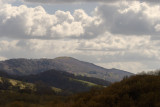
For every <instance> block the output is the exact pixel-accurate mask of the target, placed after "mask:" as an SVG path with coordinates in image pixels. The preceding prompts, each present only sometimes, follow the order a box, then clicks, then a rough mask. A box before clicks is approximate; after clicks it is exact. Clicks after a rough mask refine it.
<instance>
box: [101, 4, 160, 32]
mask: <svg viewBox="0 0 160 107" xmlns="http://www.w3.org/2000/svg"><path fill="white" fill-rule="evenodd" d="M119 9H120V8H119V7H117V6H112V5H102V6H100V7H99V8H98V13H99V15H100V16H101V17H102V18H103V20H104V27H105V28H106V29H108V30H109V31H110V32H111V33H113V34H123V35H159V32H156V31H155V25H156V23H157V22H155V23H154V24H153V19H150V18H148V17H147V16H146V15H145V14H143V13H142V12H143V10H141V11H139V12H137V13H135V12H133V11H132V10H129V11H128V12H126V13H124V14H123V13H120V12H119V11H118V10H119Z"/></svg>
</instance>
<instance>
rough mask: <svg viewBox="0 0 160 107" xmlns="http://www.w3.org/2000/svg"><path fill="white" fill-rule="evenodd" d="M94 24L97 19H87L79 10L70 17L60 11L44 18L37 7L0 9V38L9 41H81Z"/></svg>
mask: <svg viewBox="0 0 160 107" xmlns="http://www.w3.org/2000/svg"><path fill="white" fill-rule="evenodd" d="M97 23H98V18H97V17H94V16H89V15H87V14H86V13H85V12H84V10H82V9H78V10H75V12H74V13H73V15H72V14H71V13H70V12H69V11H66V12H64V11H60V10H58V11H56V12H55V14H48V13H46V11H45V10H44V8H43V7H41V6H38V7H35V8H28V7H27V6H25V5H21V6H19V7H16V6H12V5H9V4H6V5H4V7H3V8H2V9H0V33H1V35H0V36H5V37H9V38H38V39H55V38H62V37H81V36H84V35H85V34H86V33H88V30H87V29H89V28H90V27H94V26H96V27H98V24H97ZM99 23H100V22H99ZM15 26H16V27H15ZM86 36H87V35H86Z"/></svg>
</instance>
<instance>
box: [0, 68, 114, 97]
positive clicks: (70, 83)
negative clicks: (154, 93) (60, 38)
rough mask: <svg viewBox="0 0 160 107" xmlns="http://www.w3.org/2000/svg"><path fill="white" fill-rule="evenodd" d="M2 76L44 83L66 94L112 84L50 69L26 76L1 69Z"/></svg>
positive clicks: (35, 83) (25, 81) (0, 75)
mask: <svg viewBox="0 0 160 107" xmlns="http://www.w3.org/2000/svg"><path fill="white" fill-rule="evenodd" d="M0 77H3V78H8V79H10V80H14V81H17V80H18V81H21V82H22V85H23V83H32V84H34V85H37V84H38V85H39V84H40V85H42V86H43V85H44V86H45V87H46V88H47V87H48V88H49V87H52V89H57V90H62V91H63V92H65V93H66V94H69V93H77V92H85V91H89V90H90V89H91V88H92V87H103V86H108V85H110V84H111V83H110V82H108V81H105V80H102V79H98V78H94V77H85V76H75V75H74V74H71V73H68V72H64V71H57V70H48V71H44V72H41V73H38V74H31V75H25V76H17V75H9V74H7V73H6V72H4V71H0ZM19 83H20V82H19ZM40 85H39V86H40Z"/></svg>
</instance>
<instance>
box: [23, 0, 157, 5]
mask: <svg viewBox="0 0 160 107" xmlns="http://www.w3.org/2000/svg"><path fill="white" fill-rule="evenodd" d="M24 1H26V2H33V3H79V2H105V3H114V2H119V1H120V2H122V1H139V2H148V3H152V4H156V3H158V2H159V0H24Z"/></svg>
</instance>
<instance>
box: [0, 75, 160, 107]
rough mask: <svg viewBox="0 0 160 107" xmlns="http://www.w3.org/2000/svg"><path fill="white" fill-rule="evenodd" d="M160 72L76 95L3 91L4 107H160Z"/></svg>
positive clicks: (132, 77) (1, 100)
mask: <svg viewBox="0 0 160 107" xmlns="http://www.w3.org/2000/svg"><path fill="white" fill-rule="evenodd" d="M159 90H160V73H156V75H155V74H153V73H152V74H143V75H142V74H141V75H135V76H131V77H129V78H128V77H126V78H124V79H123V80H122V81H120V82H116V83H113V84H112V85H110V86H108V87H106V88H104V87H101V88H96V87H95V88H92V89H91V90H90V91H89V92H83V93H78V94H74V95H72V96H59V95H58V96H57V95H55V94H47V95H46V94H44V93H40V94H34V93H26V92H16V91H7V90H3V91H1V90H0V106H1V107H160V93H159Z"/></svg>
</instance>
